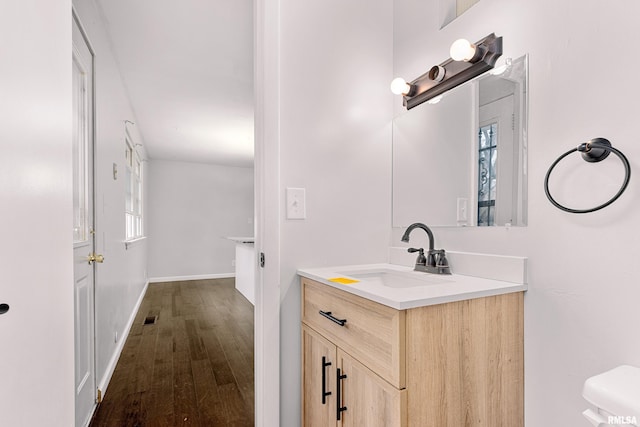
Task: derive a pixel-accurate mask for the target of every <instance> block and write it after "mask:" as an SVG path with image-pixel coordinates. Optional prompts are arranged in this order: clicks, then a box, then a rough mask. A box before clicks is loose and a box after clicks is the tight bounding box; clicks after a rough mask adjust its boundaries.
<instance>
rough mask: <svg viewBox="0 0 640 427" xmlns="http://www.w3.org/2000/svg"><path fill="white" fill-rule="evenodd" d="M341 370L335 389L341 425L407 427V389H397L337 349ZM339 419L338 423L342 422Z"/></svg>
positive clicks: (344, 426)
mask: <svg viewBox="0 0 640 427" xmlns="http://www.w3.org/2000/svg"><path fill="white" fill-rule="evenodd" d="M338 361H339V365H340V374H341V376H343V377H344V378H342V379H340V380H339V381H338V380H337V378H336V381H337V383H336V386H337V387H340V389H339V390H338V389H337V390H336V391H338V392H339V394H340V400H339V401H338V404H339V405H340V408H342V409H343V411H342V412H341V413H340V418H341V421H340V422H341V423H342V424H338V425H341V426H342V427H352V426H353V427H361V426H367V427H405V426H406V425H407V391H406V390H398V389H397V388H395V387H393V386H392V385H391V384H389V383H388V382H387V381H385V380H383V379H382V378H380V377H379V376H378V375H376V374H375V373H374V372H373V371H371V370H370V369H369V368H367V367H366V366H364V365H363V364H362V363H360V362H358V361H357V360H356V359H354V358H352V357H351V356H349V355H348V354H347V353H345V352H343V351H342V350H340V349H338ZM340 422H339V423H340Z"/></svg>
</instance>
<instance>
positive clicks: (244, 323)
mask: <svg viewBox="0 0 640 427" xmlns="http://www.w3.org/2000/svg"><path fill="white" fill-rule="evenodd" d="M153 316H157V320H156V323H155V324H148V325H143V323H144V321H145V318H147V317H153ZM253 389H254V386H253V306H252V305H251V304H250V303H249V302H248V301H247V300H246V299H245V298H244V297H243V296H242V294H240V293H239V292H238V291H236V290H235V288H234V281H233V279H216V280H198V281H188V282H168V283H152V284H150V285H149V286H148V289H147V293H146V294H145V296H144V299H143V301H142V304H141V306H140V310H139V311H138V313H137V315H136V319H135V322H134V325H133V327H132V328H131V332H130V333H129V337H128V338H127V342H126V343H125V346H124V349H123V351H122V355H121V356H120V360H119V361H118V365H117V367H116V370H115V372H114V374H113V377H112V379H111V382H110V384H109V387H108V389H107V392H106V394H105V396H104V399H103V402H102V403H101V404H100V406H99V407H98V409H97V411H96V414H95V415H94V419H93V420H92V422H91V426H92V427H98V426H113V427H138V426H139V427H142V426H148V427H153V426H171V427H174V426H202V427H205V426H206V427H209V426H253V425H254V423H253V414H254V391H253Z"/></svg>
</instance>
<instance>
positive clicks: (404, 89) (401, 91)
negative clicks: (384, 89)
mask: <svg viewBox="0 0 640 427" xmlns="http://www.w3.org/2000/svg"><path fill="white" fill-rule="evenodd" d="M410 91H411V86H410V85H409V83H407V82H406V81H405V80H404V79H403V78H402V77H396V78H395V79H393V80H392V81H391V92H393V93H395V94H396V95H406V94H408V93H409V92H410Z"/></svg>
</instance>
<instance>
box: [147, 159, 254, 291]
mask: <svg viewBox="0 0 640 427" xmlns="http://www.w3.org/2000/svg"><path fill="white" fill-rule="evenodd" d="M147 169H148V176H149V203H148V205H147V210H146V217H147V218H148V222H147V233H148V236H149V277H150V278H152V279H154V280H155V278H163V277H164V278H166V277H184V276H207V275H211V276H215V275H225V274H226V275H229V274H234V272H235V267H234V266H233V265H232V261H233V260H234V259H235V243H234V242H232V241H230V240H227V239H225V237H229V236H240V237H246V236H253V216H254V212H253V168H241V167H230V166H220V165H210V164H200V163H185V162H173V161H166V160H152V161H150V162H148V163H147Z"/></svg>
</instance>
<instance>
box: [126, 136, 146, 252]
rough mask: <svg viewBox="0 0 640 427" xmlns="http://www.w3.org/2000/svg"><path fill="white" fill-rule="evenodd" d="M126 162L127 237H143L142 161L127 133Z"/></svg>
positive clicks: (131, 238) (130, 238)
mask: <svg viewBox="0 0 640 427" xmlns="http://www.w3.org/2000/svg"><path fill="white" fill-rule="evenodd" d="M125 140H126V147H125V164H126V177H125V178H126V179H125V181H126V182H125V185H126V192H125V224H126V231H125V239H126V240H134V239H139V238H140V237H142V231H143V230H142V162H141V161H140V156H139V155H138V153H137V152H136V150H134V145H133V143H132V142H131V137H130V136H129V134H128V133H127V134H126V137H125Z"/></svg>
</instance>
